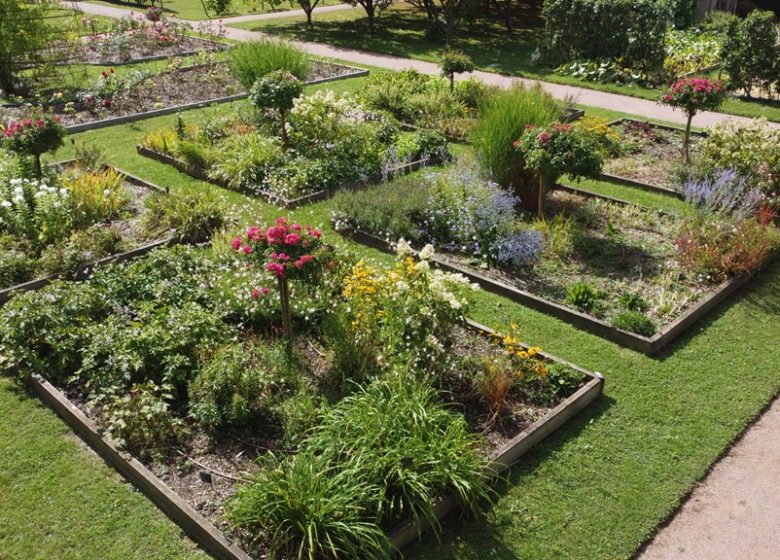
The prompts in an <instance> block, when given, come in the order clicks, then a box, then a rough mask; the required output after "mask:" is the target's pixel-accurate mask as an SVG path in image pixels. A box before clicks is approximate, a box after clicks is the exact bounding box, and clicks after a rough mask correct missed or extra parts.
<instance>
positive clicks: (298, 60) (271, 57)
mask: <svg viewBox="0 0 780 560" xmlns="http://www.w3.org/2000/svg"><path fill="white" fill-rule="evenodd" d="M229 55H230V66H231V68H232V70H233V74H234V75H235V76H236V78H237V79H238V81H239V82H241V85H243V86H244V88H245V89H246V90H247V91H248V90H249V89H251V87H252V86H253V85H254V84H255V82H256V81H257V80H258V79H260V78H262V77H264V76H265V75H267V74H269V73H271V72H273V71H275V70H283V71H286V72H289V73H290V74H292V75H293V76H295V77H296V78H298V79H299V80H305V79H306V75H307V74H308V73H309V67H310V65H311V63H310V61H309V58H308V57H307V56H306V54H305V53H304V52H303V51H302V50H300V49H298V48H297V47H294V46H293V45H291V44H290V43H287V42H285V41H277V40H272V39H261V40H258V41H248V42H244V43H240V44H238V45H236V46H235V47H233V48H232V49H230V51H229Z"/></svg>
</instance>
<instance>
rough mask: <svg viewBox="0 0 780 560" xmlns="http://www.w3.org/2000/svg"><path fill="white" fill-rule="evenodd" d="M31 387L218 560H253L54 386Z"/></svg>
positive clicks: (33, 383)
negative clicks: (101, 432)
mask: <svg viewBox="0 0 780 560" xmlns="http://www.w3.org/2000/svg"><path fill="white" fill-rule="evenodd" d="M28 385H29V386H30V388H31V389H32V391H33V392H34V393H35V394H36V395H37V396H38V397H39V398H40V399H41V400H42V401H43V402H44V403H46V404H47V405H48V406H49V407H51V408H52V409H53V410H54V412H56V413H57V415H58V416H59V417H60V418H62V420H64V421H65V423H66V424H67V425H68V426H70V428H71V429H72V430H74V431H75V432H76V433H77V434H78V435H79V436H80V437H81V438H82V439H83V440H84V441H85V442H86V443H87V445H89V446H90V447H91V448H92V449H94V450H95V452H97V454H98V455H100V456H101V457H102V458H103V459H104V460H105V461H106V462H107V463H108V464H110V465H111V466H112V467H114V468H115V469H116V470H117V471H119V473H121V474H122V476H124V477H125V478H126V479H127V480H128V481H129V482H131V483H132V484H133V485H134V486H135V487H136V488H138V489H139V490H141V492H143V493H144V495H145V496H147V497H148V498H149V499H150V500H152V502H154V503H155V505H157V507H159V508H160V509H161V510H163V511H164V512H165V514H166V515H167V516H168V517H170V518H171V519H172V520H173V521H174V522H175V523H177V524H178V525H179V526H180V527H182V529H184V530H185V531H186V532H187V533H188V534H189V535H191V536H192V537H193V538H194V539H195V540H196V541H197V542H198V543H199V544H200V545H201V546H203V548H205V549H206V550H208V551H209V552H211V553H212V554H213V555H214V556H216V557H217V558H218V560H252V559H251V557H250V556H249V555H248V554H247V553H246V552H244V551H243V550H241V549H240V548H238V547H237V546H235V545H234V544H232V543H230V542H229V541H228V540H227V538H226V537H225V535H224V534H223V533H222V532H221V531H219V530H218V529H217V528H216V527H214V525H212V524H211V523H209V521H208V520H207V519H206V518H205V517H203V516H202V515H201V514H200V513H198V512H197V511H195V509H194V508H192V507H191V506H190V505H189V504H188V503H187V502H185V501H184V500H183V499H182V498H181V497H180V496H179V495H178V494H177V493H176V492H174V491H173V490H171V489H170V488H169V487H168V486H167V485H166V484H165V483H163V482H162V481H161V480H160V479H159V478H157V477H156V476H155V475H154V474H153V473H152V472H151V471H150V470H149V469H147V468H146V467H145V466H144V465H143V464H142V463H141V462H140V461H138V460H137V459H135V458H133V457H132V456H131V455H129V454H128V453H124V452H122V451H119V450H118V449H117V448H116V447H115V446H114V445H113V444H112V443H111V442H110V441H108V440H107V439H105V438H103V437H102V436H101V435H100V432H99V431H98V429H97V426H96V425H95V424H94V422H92V421H91V420H90V419H89V418H87V416H86V415H85V414H84V413H83V412H81V411H80V410H79V409H78V407H76V406H75V405H74V404H72V403H71V402H70V401H69V400H68V398H67V397H66V396H65V395H63V394H62V393H61V392H60V391H59V390H57V389H56V388H55V387H54V386H53V385H52V384H51V383H49V382H48V381H46V380H45V379H44V378H43V377H41V376H40V375H37V374H36V375H33V376H32V377H30V379H29V381H28Z"/></svg>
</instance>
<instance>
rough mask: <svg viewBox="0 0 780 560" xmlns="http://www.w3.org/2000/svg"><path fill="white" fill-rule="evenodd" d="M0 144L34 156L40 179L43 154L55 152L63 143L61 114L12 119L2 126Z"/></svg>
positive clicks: (19, 152)
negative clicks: (18, 120)
mask: <svg viewBox="0 0 780 560" xmlns="http://www.w3.org/2000/svg"><path fill="white" fill-rule="evenodd" d="M0 131H2V142H1V143H0V146H2V147H3V148H5V149H7V150H10V151H12V152H16V153H17V154H19V155H21V156H27V157H32V158H33V159H34V161H35V172H36V175H37V176H38V179H40V178H41V177H42V176H43V168H42V167H41V156H42V155H43V154H45V153H46V152H53V151H55V150H56V149H57V148H59V147H60V146H62V144H63V138H64V137H65V133H66V130H65V127H64V126H62V124H60V117H59V116H51V115H39V116H36V117H33V118H29V119H24V120H22V121H20V122H16V121H11V122H10V123H9V124H8V126H6V127H2V126H1V125H0Z"/></svg>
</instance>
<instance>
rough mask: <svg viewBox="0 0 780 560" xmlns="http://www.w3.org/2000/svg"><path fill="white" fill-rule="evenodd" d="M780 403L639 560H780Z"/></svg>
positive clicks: (778, 401)
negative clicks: (779, 438)
mask: <svg viewBox="0 0 780 560" xmlns="http://www.w3.org/2000/svg"><path fill="white" fill-rule="evenodd" d="M778 434H780V399H776V400H775V402H774V403H773V404H772V406H771V407H770V408H769V409H768V410H767V411H766V412H765V413H764V415H763V416H762V417H761V418H760V419H759V420H758V421H757V422H756V423H755V424H754V425H753V426H752V427H751V428H750V429H749V430H748V431H747V432H746V433H745V435H744V436H743V437H742V438H741V439H740V440H739V441H738V442H737V444H736V445H734V447H733V448H732V449H731V450H730V451H729V452H728V454H727V455H726V456H725V457H723V459H721V460H720V461H719V462H718V463H717V464H716V465H715V467H714V468H713V469H712V472H711V473H710V474H709V476H707V477H706V478H705V479H704V480H702V481H701V482H700V483H699V485H698V486H697V487H696V489H695V490H694V491H693V494H692V495H691V497H690V498H689V499H688V500H687V501H686V502H685V504H684V505H683V506H682V508H681V509H680V511H679V512H677V514H676V515H675V516H674V517H673V518H672V520H671V522H670V523H669V524H668V525H666V526H665V527H663V528H662V529H661V530H660V531H659V532H658V534H657V535H656V536H655V538H654V539H653V540H652V541H651V542H650V544H649V545H648V546H647V547H646V548H645V550H644V551H643V552H642V553H641V554H640V555H639V556H638V557H637V560H777V559H778V558H780V445H778V438H777V436H778Z"/></svg>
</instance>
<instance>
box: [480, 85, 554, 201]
mask: <svg viewBox="0 0 780 560" xmlns="http://www.w3.org/2000/svg"><path fill="white" fill-rule="evenodd" d="M560 115H561V106H560V104H559V103H558V102H557V101H556V100H555V99H553V98H552V96H551V95H549V94H547V93H545V92H544V91H542V89H541V87H539V86H536V87H533V88H524V87H521V86H515V87H513V88H512V89H509V90H506V91H502V92H496V93H495V95H494V96H492V97H491V99H490V100H489V101H488V102H487V103H486V104H485V106H484V107H483V108H482V110H481V111H480V114H479V120H478V123H477V125H476V127H475V129H474V131H473V133H472V142H473V143H474V147H475V149H476V151H477V154H478V156H479V158H480V160H481V163H482V165H483V167H484V168H485V170H487V171H488V172H489V173H491V174H492V177H493V179H494V180H495V181H496V182H497V183H499V184H500V185H503V186H509V185H511V184H512V183H513V182H514V181H515V180H516V179H517V172H518V169H517V155H516V153H515V150H514V149H513V147H512V142H514V141H515V140H517V139H518V138H519V137H520V135H521V134H522V133H523V131H524V130H525V127H526V125H537V126H544V125H547V124H549V123H550V122H553V121H555V120H556V119H558V118H559V117H560Z"/></svg>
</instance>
